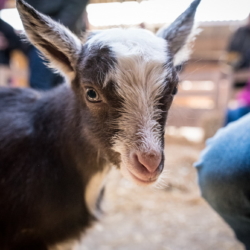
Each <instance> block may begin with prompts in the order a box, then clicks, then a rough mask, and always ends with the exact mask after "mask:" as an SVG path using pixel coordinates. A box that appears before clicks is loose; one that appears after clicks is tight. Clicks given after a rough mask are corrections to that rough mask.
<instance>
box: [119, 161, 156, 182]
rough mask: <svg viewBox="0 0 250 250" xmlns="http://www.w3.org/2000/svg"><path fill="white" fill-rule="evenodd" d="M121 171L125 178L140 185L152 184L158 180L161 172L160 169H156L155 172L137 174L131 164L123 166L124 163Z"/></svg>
mask: <svg viewBox="0 0 250 250" xmlns="http://www.w3.org/2000/svg"><path fill="white" fill-rule="evenodd" d="M121 172H122V174H123V176H124V177H125V178H126V179H128V180H130V181H132V182H133V183H135V184H137V185H140V186H147V185H152V184H154V183H155V182H156V181H157V180H158V177H159V176H160V173H161V171H156V172H155V173H152V174H150V175H148V174H146V175H144V174H138V172H137V171H134V170H133V167H132V166H124V165H122V166H121Z"/></svg>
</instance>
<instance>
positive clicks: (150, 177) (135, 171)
mask: <svg viewBox="0 0 250 250" xmlns="http://www.w3.org/2000/svg"><path fill="white" fill-rule="evenodd" d="M129 158H130V164H129V165H130V167H129V168H128V172H129V174H130V175H131V177H132V178H133V179H134V181H135V182H137V183H138V184H150V183H153V182H155V181H156V180H157V178H158V176H159V175H160V173H161V172H162V170H163V157H162V153H160V152H155V151H152V152H148V153H142V152H139V151H135V152H133V153H131V154H130V157H129Z"/></svg>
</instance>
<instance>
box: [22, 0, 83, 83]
mask: <svg viewBox="0 0 250 250" xmlns="http://www.w3.org/2000/svg"><path fill="white" fill-rule="evenodd" d="M17 9H18V11H19V14H20V17H21V20H22V22H23V25H24V28H25V31H26V33H27V36H28V38H29V40H30V41H31V43H32V44H33V45H35V46H36V47H37V48H38V49H39V50H40V51H41V52H42V54H43V55H44V56H45V57H46V58H47V59H48V60H49V62H50V66H51V67H52V68H54V69H56V70H57V71H59V72H60V73H61V74H63V75H64V76H65V77H66V78H68V79H70V80H72V79H74V77H75V72H76V64H77V60H78V58H79V54H80V52H81V48H82V45H81V41H80V39H78V38H77V37H76V36H75V35H74V34H73V33H72V32H71V31H69V30H68V29H67V28H65V27H64V26H63V25H61V24H59V23H57V22H55V21H53V20H52V19H51V18H49V17H47V16H45V15H43V14H41V13H39V12H38V11H36V10H35V9H34V8H32V7H31V6H30V5H28V4H27V3H26V2H25V1H23V0H17Z"/></svg>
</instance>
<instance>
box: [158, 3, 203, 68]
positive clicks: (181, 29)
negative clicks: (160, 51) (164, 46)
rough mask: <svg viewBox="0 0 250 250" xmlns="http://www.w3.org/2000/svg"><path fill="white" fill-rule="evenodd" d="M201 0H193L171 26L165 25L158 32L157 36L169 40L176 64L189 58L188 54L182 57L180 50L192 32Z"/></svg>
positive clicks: (169, 46)
mask: <svg viewBox="0 0 250 250" xmlns="http://www.w3.org/2000/svg"><path fill="white" fill-rule="evenodd" d="M200 1H201V0H195V1H193V2H192V4H191V5H190V6H189V8H188V9H187V10H186V11H185V12H183V13H182V14H181V15H180V16H179V17H178V18H177V19H176V20H175V21H174V22H173V23H172V24H171V25H170V26H169V27H167V28H164V27H163V28H162V29H160V30H159V31H158V32H157V34H156V35H157V36H159V37H162V38H164V39H166V40H167V42H168V48H169V49H170V52H171V53H172V55H173V56H174V65H175V66H177V65H180V64H182V63H183V62H184V61H185V60H187V59H188V58H187V57H188V55H184V57H180V55H178V54H179V53H178V52H180V51H181V49H182V48H183V47H184V46H185V45H186V43H187V41H188V38H189V35H190V34H191V32H192V29H193V24H194V16H195V13H196V9H197V7H198V5H199V3H200ZM186 54H187V52H186ZM185 57H186V58H185Z"/></svg>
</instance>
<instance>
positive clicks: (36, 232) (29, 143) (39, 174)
mask: <svg viewBox="0 0 250 250" xmlns="http://www.w3.org/2000/svg"><path fill="white" fill-rule="evenodd" d="M199 2H200V0H195V1H194V2H193V3H192V4H191V5H190V7H189V8H188V9H187V10H186V11H185V12H184V13H183V14H182V15H181V16H180V17H178V18H177V19H176V20H175V22H174V23H173V24H172V25H170V27H169V28H167V29H164V30H163V31H162V32H160V33H159V36H155V35H154V34H152V33H151V32H149V31H145V30H142V29H138V30H134V29H132V30H130V29H128V30H123V29H113V30H108V31H101V32H98V33H96V34H94V35H92V36H90V37H89V38H88V39H87V40H86V43H85V44H83V43H82V41H81V40H80V39H79V38H77V37H76V36H75V35H74V34H72V33H71V32H70V31H69V30H68V29H66V28H65V27H63V26H62V25H60V24H58V23H56V22H54V21H53V20H51V19H50V18H49V17H46V16H44V15H42V14H41V13H39V12H37V11H36V10H35V9H34V8H32V7H31V6H29V5H28V4H26V3H25V1H24V0H17V7H18V10H19V13H20V15H21V19H22V21H23V25H24V28H25V30H26V32H27V35H28V37H29V39H30V41H31V42H32V43H33V45H35V46H36V47H37V48H38V49H39V50H40V51H41V52H42V53H43V55H44V56H45V57H46V58H47V59H49V61H50V66H51V67H53V68H55V69H56V70H58V71H59V72H61V73H62V74H63V75H64V76H65V78H66V80H67V81H68V83H69V85H68V86H67V85H63V86H62V87H59V88H57V89H55V90H53V91H51V92H47V93H39V92H36V91H33V90H31V89H25V90H24V89H8V88H2V89H0V249H1V250H47V249H48V247H50V246H52V245H53V244H57V243H61V242H63V241H65V240H68V239H77V237H78V236H79V235H80V234H81V232H82V231H83V230H84V229H86V228H87V227H88V226H89V225H90V224H91V221H92V220H93V219H94V216H95V215H96V213H95V210H96V209H98V208H99V201H100V197H102V194H103V192H102V190H103V189H102V185H103V182H104V179H105V176H106V175H107V173H108V172H109V165H113V166H116V167H118V168H119V169H120V170H121V172H122V173H123V175H124V176H125V177H127V178H128V179H129V180H131V181H133V182H135V183H137V184H140V185H149V184H153V183H155V182H156V180H157V178H158V177H159V175H160V174H161V172H162V170H163V166H164V131H165V121H166V119H167V113H168V110H169V107H170V105H171V103H172V100H173V95H174V94H175V93H176V88H177V84H178V77H177V71H176V68H175V66H177V61H178V60H177V61H176V60H175V58H177V57H178V56H177V55H178V53H179V51H181V50H182V47H183V46H184V44H185V43H186V41H187V38H188V35H189V33H190V31H191V29H192V26H193V21H194V14H195V11H196V8H197V6H198V5H199ZM176 56H177V57H176ZM179 63H181V61H178V64H179Z"/></svg>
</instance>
